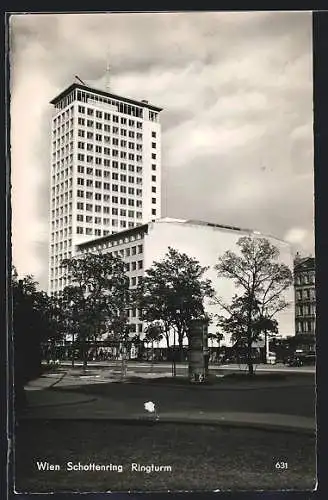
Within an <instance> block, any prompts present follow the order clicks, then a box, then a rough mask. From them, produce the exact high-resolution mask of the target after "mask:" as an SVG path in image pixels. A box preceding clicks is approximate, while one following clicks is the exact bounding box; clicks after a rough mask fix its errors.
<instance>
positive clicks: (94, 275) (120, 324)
mask: <svg viewBox="0 0 328 500" xmlns="http://www.w3.org/2000/svg"><path fill="white" fill-rule="evenodd" d="M62 267H64V268H66V269H67V270H68V274H69V276H70V278H71V283H72V285H71V288H70V294H71V299H72V300H73V301H74V303H75V304H76V306H77V310H78V320H77V321H78V325H79V332H78V339H79V342H80V345H81V349H82V356H83V366H84V368H86V366H87V353H88V343H89V342H90V340H95V339H96V338H98V337H99V335H100V334H101V333H103V332H104V331H109V332H111V333H112V335H113V336H114V337H115V338H118V337H119V338H121V340H122V341H124V340H125V339H126V336H127V325H128V308H129V307H130V305H131V299H130V291H129V278H128V277H127V276H126V266H125V264H124V262H123V261H122V259H120V258H119V257H114V256H112V255H110V254H108V253H106V254H102V253H98V254H93V253H89V254H87V255H85V256H83V257H72V258H70V259H65V260H64V261H63V262H62Z"/></svg>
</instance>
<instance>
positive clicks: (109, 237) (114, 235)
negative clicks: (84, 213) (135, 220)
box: [76, 224, 148, 249]
mask: <svg viewBox="0 0 328 500" xmlns="http://www.w3.org/2000/svg"><path fill="white" fill-rule="evenodd" d="M147 228H148V224H141V225H140V226H135V227H130V228H129V229H125V230H124V231H118V232H117V233H112V234H107V236H101V237H100V238H94V239H93V240H89V241H85V242H84V243H78V244H77V245H76V246H77V247H78V248H81V249H83V248H88V247H94V246H96V245H102V244H103V243H107V241H111V240H117V239H118V238H124V237H125V236H126V235H128V234H133V233H140V230H141V231H145V230H147Z"/></svg>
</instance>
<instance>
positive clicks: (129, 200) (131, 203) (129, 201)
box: [128, 198, 134, 207]
mask: <svg viewBox="0 0 328 500" xmlns="http://www.w3.org/2000/svg"><path fill="white" fill-rule="evenodd" d="M128 205H129V207H134V200H132V199H131V198H129V199H128Z"/></svg>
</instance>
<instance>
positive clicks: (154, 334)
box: [144, 321, 163, 361]
mask: <svg viewBox="0 0 328 500" xmlns="http://www.w3.org/2000/svg"><path fill="white" fill-rule="evenodd" d="M145 332H146V335H145V337H144V342H145V344H151V345H152V361H153V358H154V342H160V341H161V340H162V338H163V326H162V324H161V323H160V322H157V321H154V323H150V324H149V325H148V326H147V328H146V331H145Z"/></svg>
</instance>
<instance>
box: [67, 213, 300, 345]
mask: <svg viewBox="0 0 328 500" xmlns="http://www.w3.org/2000/svg"><path fill="white" fill-rule="evenodd" d="M242 236H251V237H265V238H267V239H268V240H269V241H270V242H271V243H272V244H274V245H275V246H276V247H277V248H278V249H279V251H280V261H281V262H283V263H285V264H286V265H287V266H288V267H289V268H290V269H293V255H292V252H291V248H290V245H289V244H288V243H286V242H284V241H282V240H279V239H277V238H274V237H272V236H267V235H263V234H260V233H259V232H255V231H252V230H248V229H241V228H237V227H231V226H225V225H220V224H212V223H208V222H201V221H193V220H183V219H172V218H162V219H158V220H156V221H154V222H149V223H148V224H143V225H141V226H138V227H135V228H132V229H128V230H127V231H121V232H119V233H116V234H111V235H108V236H105V237H102V238H98V239H95V240H92V241H88V242H85V243H81V244H79V245H78V246H77V248H76V250H77V255H83V254H84V253H87V252H91V253H94V252H99V251H100V252H109V253H112V254H113V255H114V256H120V257H122V259H123V260H124V261H125V262H126V264H127V266H128V268H127V275H128V276H129V279H130V286H131V287H132V288H134V287H136V286H137V284H138V282H139V281H140V280H141V278H142V276H143V275H144V272H145V270H146V269H148V268H150V267H151V266H152V264H153V263H154V262H155V261H160V260H162V259H163V258H164V257H165V254H166V253H167V251H168V247H173V248H174V249H176V250H178V251H179V252H182V253H186V254H187V255H189V256H190V257H193V258H195V259H197V260H198V261H199V262H200V264H201V265H202V266H209V269H208V271H207V272H206V273H205V275H204V276H206V277H207V278H209V279H211V281H212V285H213V287H214V289H215V290H216V292H217V294H218V296H220V298H222V299H224V300H227V301H229V300H230V299H231V298H232V297H233V295H235V294H236V292H237V290H236V288H235V285H234V284H233V282H232V280H229V279H224V278H219V277H218V276H217V273H216V271H215V269H214V266H215V264H216V263H217V261H218V258H219V256H221V255H222V254H223V253H224V252H226V251H227V250H231V251H235V252H237V251H238V247H237V245H236V243H237V241H238V240H239V238H241V237H242ZM286 300H287V301H288V302H289V303H290V307H288V308H287V309H285V310H284V311H281V313H280V314H278V315H277V320H278V323H279V333H280V334H281V335H282V336H287V335H294V334H295V321H294V316H295V310H294V291H293V288H292V287H291V288H290V289H289V290H287V291H286ZM205 310H206V312H207V313H209V314H215V313H216V314H219V313H220V314H222V311H221V310H220V308H219V306H218V305H214V304H213V301H208V302H207V303H206V304H205ZM139 313H140V311H138V310H132V311H130V323H131V325H132V331H133V332H135V333H138V334H141V338H142V337H143V332H144V325H143V323H142V321H141V320H140V314H139ZM216 332H217V327H216V325H215V322H213V323H212V324H210V325H209V333H216ZM223 343H224V344H229V343H230V339H228V338H225V339H224V341H223ZM164 345H165V343H164V341H163V346H164Z"/></svg>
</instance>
